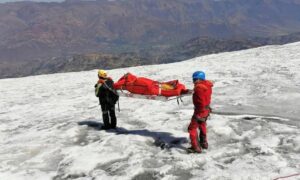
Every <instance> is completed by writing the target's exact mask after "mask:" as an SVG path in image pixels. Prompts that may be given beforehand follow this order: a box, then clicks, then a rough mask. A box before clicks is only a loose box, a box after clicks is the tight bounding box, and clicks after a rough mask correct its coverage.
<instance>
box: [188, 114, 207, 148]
mask: <svg viewBox="0 0 300 180" xmlns="http://www.w3.org/2000/svg"><path fill="white" fill-rule="evenodd" d="M198 128H199V130H200V135H199V136H200V143H206V144H207V139H206V122H205V121H204V122H197V121H196V120H195V119H193V118H192V120H191V123H190V125H189V128H188V130H189V134H190V139H191V144H192V147H193V148H197V147H199V143H198V133H197V130H198ZM201 141H202V142H201Z"/></svg>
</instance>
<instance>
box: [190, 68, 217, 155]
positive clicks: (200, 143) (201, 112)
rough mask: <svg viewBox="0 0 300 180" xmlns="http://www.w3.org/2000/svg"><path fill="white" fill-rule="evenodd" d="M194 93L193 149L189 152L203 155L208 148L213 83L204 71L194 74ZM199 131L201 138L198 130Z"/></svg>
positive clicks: (191, 128) (191, 137) (191, 132)
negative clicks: (206, 77)
mask: <svg viewBox="0 0 300 180" xmlns="http://www.w3.org/2000/svg"><path fill="white" fill-rule="evenodd" d="M193 82H194V93H193V104H194V107H195V108H194V114H193V116H192V119H191V122H190V125H189V127H188V131H189V135H190V140H191V147H190V148H189V149H188V150H189V151H192V152H195V153H201V152H202V149H207V148H208V142H207V131H206V120H207V118H208V116H209V114H210V112H211V108H210V101H211V94H212V87H213V83H212V82H211V81H208V80H206V79H205V73H204V72H203V71H196V72H194V73H193ZM198 129H199V137H198V132H197V130H198Z"/></svg>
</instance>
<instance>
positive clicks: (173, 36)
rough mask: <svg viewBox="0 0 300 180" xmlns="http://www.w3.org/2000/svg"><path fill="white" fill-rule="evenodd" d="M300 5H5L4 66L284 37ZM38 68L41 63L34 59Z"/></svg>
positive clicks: (292, 1)
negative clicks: (206, 40) (205, 41)
mask: <svg viewBox="0 0 300 180" xmlns="http://www.w3.org/2000/svg"><path fill="white" fill-rule="evenodd" d="M299 9H300V4H299V2H298V1H297V0H272V1H269V0H252V1H248V0H225V1H212V0H202V1H198V0H188V1H186V0H185V1H183V0H126V1H106V0H98V1H66V2H63V3H35V2H18V3H17V2H16V3H6V4H0V62H5V63H11V64H13V63H17V62H19V61H21V62H23V63H24V62H27V61H33V60H34V61H39V60H42V61H47V60H48V59H49V58H52V57H60V56H68V55H73V54H84V53H90V52H98V51H100V52H106V53H107V52H114V53H115V52H131V51H136V50H139V49H141V48H143V49H145V48H146V49H147V48H149V47H153V46H154V47H161V46H165V45H172V44H174V43H180V42H184V41H187V40H189V39H191V38H195V37H199V36H200V37H202V36H208V37H214V38H232V37H238V38H240V37H241V38H245V37H249V36H258V37H265V36H280V35H286V34H290V33H294V32H298V31H299V29H300V19H299V17H300V11H299ZM31 63H33V62H31Z"/></svg>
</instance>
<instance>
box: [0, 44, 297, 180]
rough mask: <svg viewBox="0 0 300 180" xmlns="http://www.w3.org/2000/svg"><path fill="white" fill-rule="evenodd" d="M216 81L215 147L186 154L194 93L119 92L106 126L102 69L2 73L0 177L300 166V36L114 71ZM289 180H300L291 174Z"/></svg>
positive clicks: (163, 174) (226, 173) (268, 172)
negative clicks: (97, 86) (202, 75)
mask: <svg viewBox="0 0 300 180" xmlns="http://www.w3.org/2000/svg"><path fill="white" fill-rule="evenodd" d="M196 70H204V71H205V72H206V73H207V78H208V79H211V80H213V81H214V84H215V86H214V93H213V105H212V107H213V109H214V112H215V113H214V114H212V116H211V119H210V120H209V121H208V140H209V149H208V150H207V151H205V152H204V153H203V154H186V152H185V150H184V147H188V146H189V139H188V132H187V126H188V124H189V122H190V118H191V115H192V113H193V105H192V102H191V97H185V98H183V100H184V103H183V104H180V105H179V106H178V105H177V102H176V101H170V102H160V101H152V100H142V99H130V98H123V97H122V98H121V99H120V107H121V112H118V113H117V117H118V127H119V128H118V129H117V130H109V131H101V130H99V126H101V124H102V119H101V111H100V107H99V106H98V100H97V98H96V97H95V96H94V87H93V86H94V83H95V82H96V81H97V75H96V74H97V71H96V70H94V71H87V72H77V73H64V74H53V75H41V76H34V77H25V78H16V79H2V80H0V93H1V102H0V179H1V180H19V179H20V180H33V179H37V180H40V179H41V180H47V179H53V180H59V179H78V180H88V179H93V180H103V179H104V180H105V179H120V180H126V179H135V180H138V179H143V180H144V179H168V180H169V179H222V180H223V179H255V180H256V179H275V178H278V177H282V176H287V175H291V174H297V173H300V155H299V153H300V43H293V44H288V45H284V46H267V47H262V48H256V49H250V50H244V51H237V52H230V53H222V54H215V55H209V56H204V57H199V58H195V59H191V60H188V61H184V62H179V63H173V64H165V65H153V66H143V67H133V68H124V69H115V70H111V71H109V74H110V75H111V76H112V77H113V78H114V79H115V80H117V79H118V78H119V77H121V76H122V75H123V74H125V73H126V72H132V73H134V74H136V75H138V76H145V77H149V78H152V79H155V80H159V81H167V80H173V79H179V80H180V81H181V82H183V83H184V84H186V85H187V86H188V87H189V88H192V82H191V74H192V73H193V72H194V71H196ZM289 179H300V176H294V177H291V178H289Z"/></svg>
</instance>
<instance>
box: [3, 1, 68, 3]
mask: <svg viewBox="0 0 300 180" xmlns="http://www.w3.org/2000/svg"><path fill="white" fill-rule="evenodd" d="M16 1H24V0H0V3H4V2H16ZM26 1H37V2H51V1H52V2H57V1H64V0H26Z"/></svg>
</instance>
